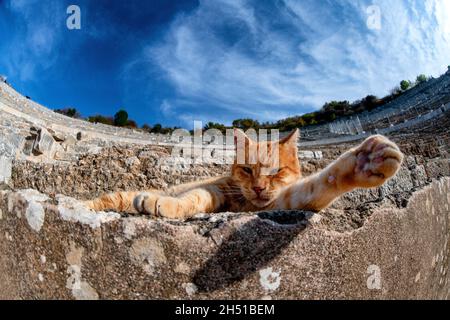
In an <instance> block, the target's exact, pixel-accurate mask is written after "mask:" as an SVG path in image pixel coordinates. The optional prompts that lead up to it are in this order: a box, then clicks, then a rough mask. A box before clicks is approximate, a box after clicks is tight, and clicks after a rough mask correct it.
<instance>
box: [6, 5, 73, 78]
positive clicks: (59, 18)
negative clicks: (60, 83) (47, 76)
mask: <svg viewBox="0 0 450 320" xmlns="http://www.w3.org/2000/svg"><path fill="white" fill-rule="evenodd" d="M7 8H9V10H10V11H11V13H12V14H13V15H14V18H15V19H16V20H17V23H16V25H17V27H16V30H15V31H14V33H13V34H14V37H13V38H12V40H11V43H10V45H9V50H8V52H7V53H6V54H5V57H4V59H5V61H6V62H7V67H8V70H7V71H8V74H9V75H10V77H15V76H17V77H18V78H19V79H20V80H22V81H26V80H30V79H34V78H35V77H36V74H37V73H38V72H43V71H45V70H46V69H48V68H49V67H51V66H52V65H53V63H54V62H55V61H56V59H57V58H58V52H57V50H56V49H57V46H58V45H59V44H60V42H61V33H62V32H61V28H62V26H64V21H65V20H64V19H65V16H64V14H65V10H64V8H63V6H62V3H61V2H60V1H51V2H47V3H46V5H45V6H44V5H42V4H41V3H40V2H39V1H37V0H10V1H9V3H8V5H7Z"/></svg>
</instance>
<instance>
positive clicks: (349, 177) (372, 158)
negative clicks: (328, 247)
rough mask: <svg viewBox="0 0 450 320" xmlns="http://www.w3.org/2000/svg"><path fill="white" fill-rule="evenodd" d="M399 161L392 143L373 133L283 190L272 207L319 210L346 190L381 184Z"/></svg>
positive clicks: (398, 166)
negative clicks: (316, 171) (321, 168)
mask: <svg viewBox="0 0 450 320" xmlns="http://www.w3.org/2000/svg"><path fill="white" fill-rule="evenodd" d="M402 160H403V154H402V153H401V152H400V150H399V148H398V147H397V145H396V144H395V143H393V142H392V141H390V140H389V139H388V138H386V137H383V136H380V135H376V136H372V137H370V138H368V139H366V140H365V141H364V142H363V143H362V144H360V145H359V146H357V147H356V148H353V149H350V150H349V151H347V152H345V153H344V154H343V155H342V156H340V157H339V158H338V159H337V160H336V161H334V162H333V163H332V164H330V165H329V166H328V167H326V168H325V169H323V170H322V171H320V172H318V173H316V174H314V175H312V176H309V177H307V178H305V179H302V180H300V181H298V182H297V183H295V184H293V185H291V186H289V187H288V188H286V189H285V190H283V191H282V192H281V194H280V195H279V197H278V199H277V200H276V201H275V202H274V204H273V205H272V209H303V210H312V211H320V210H322V209H324V208H326V207H327V206H329V205H330V204H331V203H332V202H333V201H334V200H336V199H337V198H338V197H340V196H342V195H343V194H345V193H346V192H350V191H352V190H354V189H356V188H373V187H378V186H380V185H382V184H383V183H385V182H386V181H387V180H388V179H389V178H391V177H392V176H393V175H394V174H395V173H396V172H397V171H398V169H399V168H400V165H401V162H402Z"/></svg>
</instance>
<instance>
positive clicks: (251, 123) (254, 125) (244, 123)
mask: <svg viewBox="0 0 450 320" xmlns="http://www.w3.org/2000/svg"><path fill="white" fill-rule="evenodd" d="M233 127H235V128H239V129H242V130H244V131H246V130H248V129H255V130H258V129H259V127H260V124H259V122H258V121H257V120H253V119H250V118H246V119H237V120H234V121H233Z"/></svg>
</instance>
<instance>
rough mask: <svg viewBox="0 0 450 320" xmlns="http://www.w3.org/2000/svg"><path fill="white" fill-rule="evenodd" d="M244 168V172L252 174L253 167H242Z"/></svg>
mask: <svg viewBox="0 0 450 320" xmlns="http://www.w3.org/2000/svg"><path fill="white" fill-rule="evenodd" d="M242 170H244V172H245V173H247V174H252V169H250V168H249V167H242Z"/></svg>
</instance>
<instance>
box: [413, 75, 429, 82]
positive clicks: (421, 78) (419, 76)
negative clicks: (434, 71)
mask: <svg viewBox="0 0 450 320" xmlns="http://www.w3.org/2000/svg"><path fill="white" fill-rule="evenodd" d="M427 80H428V78H427V76H426V75H424V74H421V75H418V76H417V79H416V83H417V84H419V83H423V82H426V81H427Z"/></svg>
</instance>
